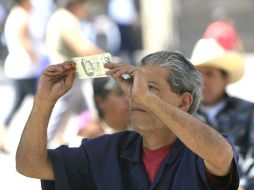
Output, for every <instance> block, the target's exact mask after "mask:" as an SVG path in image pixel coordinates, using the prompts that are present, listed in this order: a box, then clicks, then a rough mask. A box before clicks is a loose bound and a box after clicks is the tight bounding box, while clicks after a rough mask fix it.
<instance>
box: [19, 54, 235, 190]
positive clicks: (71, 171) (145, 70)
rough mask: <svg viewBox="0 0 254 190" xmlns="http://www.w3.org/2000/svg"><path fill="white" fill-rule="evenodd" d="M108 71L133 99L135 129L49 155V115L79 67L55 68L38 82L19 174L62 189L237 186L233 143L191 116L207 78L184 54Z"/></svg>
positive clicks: (67, 64)
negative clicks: (202, 78)
mask: <svg viewBox="0 0 254 190" xmlns="http://www.w3.org/2000/svg"><path fill="white" fill-rule="evenodd" d="M105 67H106V68H107V69H109V70H108V71H107V74H108V75H110V76H111V77H113V78H114V79H115V80H116V81H117V82H118V84H119V85H120V87H121V88H122V90H123V92H124V93H125V95H127V96H128V97H129V102H130V113H129V114H130V119H131V122H132V126H133V128H134V130H135V131H125V132H119V133H114V134H112V135H104V136H101V137H98V138H94V139H84V140H83V141H82V144H81V146H80V147H79V148H68V147H67V146H61V147H59V148H57V149H55V150H47V148H46V147H47V146H46V145H47V124H48V120H49V117H50V114H51V111H52V109H53V107H54V104H55V103H56V101H57V99H58V98H60V97H61V96H62V95H63V94H64V93H66V91H68V90H69V89H70V88H71V86H72V83H73V80H74V73H75V70H76V68H75V64H74V63H73V62H65V63H63V64H58V65H54V66H50V67H48V68H47V69H46V70H45V71H44V72H43V74H42V76H41V78H40V81H39V85H38V91H37V94H36V97H35V101H34V105H33V109H32V112H31V115H30V117H29V119H28V121H27V123H26V126H25V128H24V131H23V134H22V137H21V140H20V143H19V146H18V149H17V153H16V168H17V171H18V172H20V173H21V174H23V175H26V176H30V177H34V178H39V179H42V188H43V189H56V190H60V189H61V190H70V189H98V190H100V189H117V190H123V189H131V190H142V189H144V190H147V189H157V190H165V189H173V190H186V189H195V190H205V189H207V190H208V189H228V190H236V189H237V188H238V183H239V179H238V171H237V155H236V153H235V150H234V146H233V145H232V143H231V142H230V141H229V140H228V139H227V138H225V137H223V136H222V135H220V134H219V133H218V132H217V131H216V130H214V129H213V128H212V127H210V126H208V125H207V124H205V123H203V122H201V121H200V120H198V119H196V118H195V117H193V116H192V113H194V112H195V111H196V110H197V108H198V106H199V103H200V101H201V93H202V90H201V89H202V82H201V75H200V73H199V72H197V70H196V69H195V68H194V66H193V65H192V64H191V63H190V62H189V61H188V60H187V59H186V58H185V57H184V56H183V55H182V54H180V53H177V52H173V51H160V52H155V53H152V54H149V55H147V56H146V57H144V58H143V59H142V61H141V65H140V66H139V67H134V66H132V65H128V64H121V63H117V64H116V63H108V64H105ZM123 74H125V75H124V76H123ZM126 75H129V78H128V77H125V76H126Z"/></svg>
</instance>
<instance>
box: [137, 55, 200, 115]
mask: <svg viewBox="0 0 254 190" xmlns="http://www.w3.org/2000/svg"><path fill="white" fill-rule="evenodd" d="M144 65H160V66H163V67H166V68H168V70H169V75H168V78H167V81H168V83H169V85H170V87H171V90H172V91H173V92H174V93H176V94H183V93H185V92H189V93H191V94H192V98H193V102H192V105H191V106H190V108H189V110H188V112H189V113H191V114H192V113H194V112H195V111H196V110H197V109H198V107H199V105H200V102H201V100H202V86H203V85H202V78H201V74H200V73H199V72H198V71H197V70H196V69H195V67H194V66H193V65H192V63H191V62H190V61H188V60H187V59H186V58H185V57H184V56H183V55H182V54H181V53H179V52H174V51H159V52H155V53H152V54H149V55H147V56H145V57H144V58H143V59H142V60H141V66H144Z"/></svg>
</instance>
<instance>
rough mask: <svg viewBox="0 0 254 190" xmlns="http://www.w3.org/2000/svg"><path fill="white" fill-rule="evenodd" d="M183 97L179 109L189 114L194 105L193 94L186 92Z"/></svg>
mask: <svg viewBox="0 0 254 190" xmlns="http://www.w3.org/2000/svg"><path fill="white" fill-rule="evenodd" d="M181 96H182V100H181V103H180V106H179V108H180V109H181V110H183V111H186V112H187V111H188V110H189V108H190V107H191V105H192V102H193V97H192V95H191V93H189V92H184V93H183V94H182V95H181Z"/></svg>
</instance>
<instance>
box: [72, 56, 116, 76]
mask: <svg viewBox="0 0 254 190" xmlns="http://www.w3.org/2000/svg"><path fill="white" fill-rule="evenodd" d="M71 60H72V61H73V62H75V63H76V74H77V77H78V79H87V78H100V77H107V75H106V71H107V70H108V69H106V68H104V64H105V63H110V62H111V61H112V57H111V54H110V53H103V54H97V55H92V56H85V57H74V58H72V59H71Z"/></svg>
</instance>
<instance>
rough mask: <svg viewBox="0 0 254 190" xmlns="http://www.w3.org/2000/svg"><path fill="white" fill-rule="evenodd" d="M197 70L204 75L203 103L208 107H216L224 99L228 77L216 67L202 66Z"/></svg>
mask: <svg viewBox="0 0 254 190" xmlns="http://www.w3.org/2000/svg"><path fill="white" fill-rule="evenodd" d="M197 69H198V70H199V72H201V74H202V79H203V84H204V89H203V102H202V103H203V104H204V105H207V106H212V105H215V104H216V103H218V102H219V101H220V100H222V99H223V97H224V94H225V88H226V85H227V84H228V77H227V76H225V75H223V74H222V72H221V70H219V69H217V68H214V67H208V66H202V67H198V68H197Z"/></svg>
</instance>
